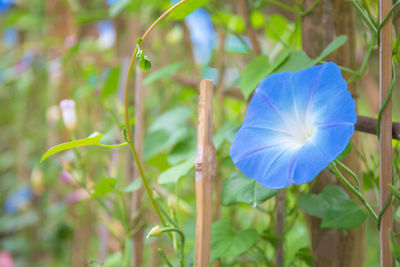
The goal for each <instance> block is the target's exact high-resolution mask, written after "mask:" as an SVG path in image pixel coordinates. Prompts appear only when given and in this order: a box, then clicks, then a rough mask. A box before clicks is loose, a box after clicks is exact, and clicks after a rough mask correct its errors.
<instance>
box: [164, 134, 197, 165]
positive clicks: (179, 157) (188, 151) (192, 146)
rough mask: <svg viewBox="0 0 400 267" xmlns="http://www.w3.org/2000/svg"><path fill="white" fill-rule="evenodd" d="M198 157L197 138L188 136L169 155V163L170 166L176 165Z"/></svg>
mask: <svg viewBox="0 0 400 267" xmlns="http://www.w3.org/2000/svg"><path fill="white" fill-rule="evenodd" d="M195 156H196V138H194V137H193V136H188V138H185V139H184V140H182V141H181V142H179V143H178V144H176V145H175V146H174V148H173V149H172V151H171V152H170V153H168V156H167V161H168V163H169V164H170V165H176V164H178V163H180V162H182V161H184V160H186V159H188V158H193V157H195Z"/></svg>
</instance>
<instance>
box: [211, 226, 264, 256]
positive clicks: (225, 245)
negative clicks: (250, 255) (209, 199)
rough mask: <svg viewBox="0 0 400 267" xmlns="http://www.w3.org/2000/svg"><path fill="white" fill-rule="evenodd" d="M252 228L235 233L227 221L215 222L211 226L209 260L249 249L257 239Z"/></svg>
mask: <svg viewBox="0 0 400 267" xmlns="http://www.w3.org/2000/svg"><path fill="white" fill-rule="evenodd" d="M257 238H258V234H257V231H256V230H254V229H246V230H243V231H241V232H240V233H238V234H236V233H234V232H233V231H232V229H231V226H230V224H229V222H228V221H225V220H222V221H219V222H215V223H213V224H212V227H211V255H210V262H213V261H215V260H216V259H219V258H225V257H235V256H238V255H240V254H242V253H243V252H245V251H247V250H249V249H250V248H251V247H252V246H253V245H254V244H255V242H256V241H257Z"/></svg>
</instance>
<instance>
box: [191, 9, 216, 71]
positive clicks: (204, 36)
mask: <svg viewBox="0 0 400 267" xmlns="http://www.w3.org/2000/svg"><path fill="white" fill-rule="evenodd" d="M185 23H186V25H187V27H188V29H189V32H190V40H191V41H192V44H193V53H194V59H195V60H196V63H198V64H200V65H204V64H208V62H209V61H210V59H211V55H212V51H213V48H214V43H215V42H216V34H215V32H214V25H213V23H212V21H211V17H210V15H209V14H208V13H207V11H206V10H205V9H203V8H199V9H197V10H195V11H193V12H192V13H190V15H188V16H187V17H186V18H185Z"/></svg>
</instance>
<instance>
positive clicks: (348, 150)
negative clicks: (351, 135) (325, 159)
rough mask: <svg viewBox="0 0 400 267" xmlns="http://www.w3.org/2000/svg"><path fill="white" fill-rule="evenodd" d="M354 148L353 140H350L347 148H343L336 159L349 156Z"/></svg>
mask: <svg viewBox="0 0 400 267" xmlns="http://www.w3.org/2000/svg"><path fill="white" fill-rule="evenodd" d="M352 148H353V146H352V144H351V142H349V143H348V144H347V146H346V148H345V149H344V150H343V152H342V153H340V155H339V156H338V157H337V158H336V159H337V160H342V159H344V158H345V157H347V156H348V155H349V154H350V152H351V149H352Z"/></svg>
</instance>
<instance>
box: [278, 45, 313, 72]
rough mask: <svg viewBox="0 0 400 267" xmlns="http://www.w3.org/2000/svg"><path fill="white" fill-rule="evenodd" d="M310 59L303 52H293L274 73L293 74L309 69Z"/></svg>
mask: <svg viewBox="0 0 400 267" xmlns="http://www.w3.org/2000/svg"><path fill="white" fill-rule="evenodd" d="M312 61H313V60H312V59H311V58H309V57H308V56H307V54H306V52H304V51H303V50H300V51H294V52H293V53H291V54H290V56H289V57H288V59H287V60H286V61H285V62H284V63H283V64H282V65H281V66H280V67H279V68H277V69H276V70H275V72H295V71H299V70H303V69H306V68H308V67H311V63H312Z"/></svg>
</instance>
